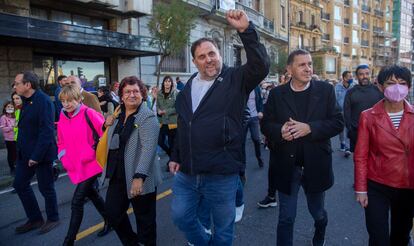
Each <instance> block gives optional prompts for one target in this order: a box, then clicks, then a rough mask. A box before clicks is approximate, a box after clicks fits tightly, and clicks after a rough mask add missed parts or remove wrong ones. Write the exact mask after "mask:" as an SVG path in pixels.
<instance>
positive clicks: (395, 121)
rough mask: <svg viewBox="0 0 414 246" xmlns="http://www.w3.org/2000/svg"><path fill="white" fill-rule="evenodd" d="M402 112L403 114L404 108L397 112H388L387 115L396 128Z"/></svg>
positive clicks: (398, 125)
mask: <svg viewBox="0 0 414 246" xmlns="http://www.w3.org/2000/svg"><path fill="white" fill-rule="evenodd" d="M403 114H404V110H401V111H400V112H397V113H388V116H389V117H390V119H391V122H392V124H393V125H394V127H395V129H397V130H398V127H400V122H401V119H402V116H403Z"/></svg>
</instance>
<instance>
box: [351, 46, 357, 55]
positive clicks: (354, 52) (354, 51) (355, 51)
mask: <svg viewBox="0 0 414 246" xmlns="http://www.w3.org/2000/svg"><path fill="white" fill-rule="evenodd" d="M356 55H357V50H356V49H355V48H352V56H356Z"/></svg>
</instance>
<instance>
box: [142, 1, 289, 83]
mask: <svg viewBox="0 0 414 246" xmlns="http://www.w3.org/2000/svg"><path fill="white" fill-rule="evenodd" d="M160 1H164V0H160ZM183 1H184V2H186V3H187V4H188V5H189V6H190V7H191V8H193V9H194V10H198V11H199V13H200V16H199V17H198V18H197V19H196V21H195V24H196V26H195V28H194V29H193V30H192V31H191V33H190V40H189V42H188V45H187V47H185V48H184V49H183V51H182V52H181V53H180V54H178V55H174V56H171V57H168V58H167V59H166V60H165V61H164V63H163V66H162V67H161V77H163V76H166V75H170V76H173V77H176V76H179V77H180V78H181V79H183V80H184V81H186V80H187V79H188V78H189V77H190V76H191V75H192V74H193V73H194V72H196V67H195V66H194V64H193V63H192V57H191V53H190V46H191V43H192V42H193V41H195V40H197V39H199V38H201V37H210V38H213V39H214V40H215V41H216V42H217V43H218V45H219V48H220V52H221V56H222V57H223V63H224V64H226V65H228V66H239V65H241V64H243V63H245V61H246V55H245V52H244V48H243V45H242V43H241V40H240V38H239V36H238V35H237V33H236V31H235V30H234V29H231V28H229V25H228V24H227V21H226V19H225V12H226V10H227V8H236V9H242V10H244V11H245V12H246V14H247V15H248V17H249V19H250V20H251V21H252V22H253V23H254V25H255V26H256V28H257V30H258V33H259V35H260V38H261V41H262V42H263V43H264V45H265V46H266V49H267V51H268V54H269V56H270V58H271V61H272V66H273V67H275V66H276V65H277V63H278V57H279V54H280V52H281V51H282V50H283V51H287V47H288V46H287V45H288V28H287V27H288V24H287V23H288V22H287V11H286V10H287V7H286V6H287V0H255V1H250V0H225V1H224V0H198V1H196V0H183ZM157 2H158V1H154V4H157ZM281 14H282V16H283V17H282V16H281ZM149 18H150V17H144V18H142V23H141V24H142V25H141V31H142V34H143V35H147V33H146V32H147V31H148V30H147V28H146V25H147V22H148V21H149ZM158 59H159V57H144V58H139V61H138V63H139V64H140V65H141V66H142V67H145V69H142V71H141V76H142V78H143V80H144V81H148V82H150V83H155V76H154V72H155V64H156V63H157V62H158ZM271 70H272V69H271ZM276 75H277V72H276V71H275V69H273V70H272V71H271V72H270V74H269V76H268V78H267V80H271V81H276V79H277V78H276Z"/></svg>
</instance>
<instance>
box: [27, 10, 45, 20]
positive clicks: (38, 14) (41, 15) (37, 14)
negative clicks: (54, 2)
mask: <svg viewBox="0 0 414 246" xmlns="http://www.w3.org/2000/svg"><path fill="white" fill-rule="evenodd" d="M30 17H32V18H37V19H41V20H47V11H46V10H44V9H38V8H31V9H30Z"/></svg>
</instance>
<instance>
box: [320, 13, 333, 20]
mask: <svg viewBox="0 0 414 246" xmlns="http://www.w3.org/2000/svg"><path fill="white" fill-rule="evenodd" d="M321 18H322V20H330V19H331V15H330V14H329V13H325V12H322V14H321Z"/></svg>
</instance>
